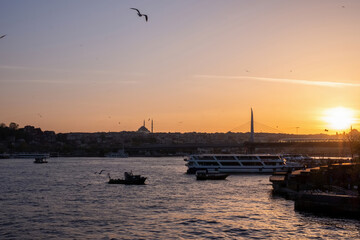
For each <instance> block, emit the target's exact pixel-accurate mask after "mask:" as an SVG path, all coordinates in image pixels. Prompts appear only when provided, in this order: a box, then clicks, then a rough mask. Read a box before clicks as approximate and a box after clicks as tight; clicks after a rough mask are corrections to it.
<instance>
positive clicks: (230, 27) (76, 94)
mask: <svg viewBox="0 0 360 240" xmlns="http://www.w3.org/2000/svg"><path fill="white" fill-rule="evenodd" d="M130 7H137V8H139V9H141V10H142V11H143V12H144V13H147V14H148V15H149V22H145V21H144V19H143V18H139V17H137V15H136V13H134V12H133V11H132V10H130V9H129V8H130ZM359 12H360V2H359V1H356V0H353V1H350V0H349V1H345V0H344V1H335V0H333V1H332V0H326V1H325V0H323V1H316V2H314V1H285V0H274V1H267V0H258V1H252V0H243V1H230V0H229V1H226V2H222V1H211V0H209V1H205V0H204V1H201V0H199V1H190V0H185V1H171V2H170V1H169V2H166V3H164V1H157V0H155V1H151V2H150V1H130V0H129V1H101V2H100V1H80V0H79V1H76V2H74V1H57V2H55V1H51V2H47V1H36V0H32V1H2V2H1V3H0V35H3V34H6V37H4V38H2V39H0V100H1V103H2V104H1V105H0V122H4V123H6V124H9V123H10V122H12V121H14V122H17V123H19V124H20V126H24V125H34V126H37V127H41V128H42V129H43V130H55V131H56V132H70V131H72V132H80V131H82V132H96V131H123V130H126V131H133V130H137V128H139V127H140V126H141V125H142V123H143V120H144V119H146V124H147V126H148V127H150V121H147V119H149V118H153V119H154V129H155V131H159V132H175V131H178V132H191V131H197V132H227V131H230V130H233V129H235V130H238V131H248V129H249V126H248V127H246V123H247V122H249V121H250V108H251V107H252V108H253V109H254V114H255V121H256V122H258V123H261V124H258V125H255V130H257V131H269V129H271V128H272V129H276V130H279V132H286V133H296V132H297V133H306V134H307V133H330V134H334V133H335V132H336V131H339V130H338V129H329V124H327V123H326V122H325V121H324V116H323V114H324V112H325V111H326V109H330V108H335V107H343V108H348V109H352V111H353V113H354V117H353V119H352V125H353V127H355V128H360V124H359V119H360V114H359V110H360V106H359V103H360V97H359V96H360V94H359V90H360V79H359V76H360V55H359V52H360V28H359V22H360V14H358V13H359ZM264 125H266V126H268V128H266V127H260V126H264ZM262 128H263V129H262ZM324 129H328V130H329V132H324Z"/></svg>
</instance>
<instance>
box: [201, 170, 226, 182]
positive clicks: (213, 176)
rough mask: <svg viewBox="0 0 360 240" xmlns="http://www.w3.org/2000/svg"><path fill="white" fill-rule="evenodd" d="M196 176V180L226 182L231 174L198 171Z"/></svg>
mask: <svg viewBox="0 0 360 240" xmlns="http://www.w3.org/2000/svg"><path fill="white" fill-rule="evenodd" d="M195 175H196V180H225V179H226V178H227V177H228V176H229V174H226V173H219V172H217V171H207V170H198V171H196V174H195Z"/></svg>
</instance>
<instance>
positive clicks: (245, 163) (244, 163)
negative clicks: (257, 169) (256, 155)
mask: <svg viewBox="0 0 360 240" xmlns="http://www.w3.org/2000/svg"><path fill="white" fill-rule="evenodd" d="M241 163H242V165H244V166H263V165H262V163H261V162H241Z"/></svg>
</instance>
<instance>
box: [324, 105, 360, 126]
mask: <svg viewBox="0 0 360 240" xmlns="http://www.w3.org/2000/svg"><path fill="white" fill-rule="evenodd" d="M354 115H355V113H354V111H353V110H352V109H349V108H344V107H337V108H330V109H327V110H326V111H325V112H324V117H323V120H324V121H325V122H327V124H328V128H330V129H333V130H345V129H349V128H350V126H351V125H352V124H354V122H355V118H354Z"/></svg>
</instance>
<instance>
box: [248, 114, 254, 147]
mask: <svg viewBox="0 0 360 240" xmlns="http://www.w3.org/2000/svg"><path fill="white" fill-rule="evenodd" d="M249 142H254V115H253V110H252V108H251V126H250V140H249Z"/></svg>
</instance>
